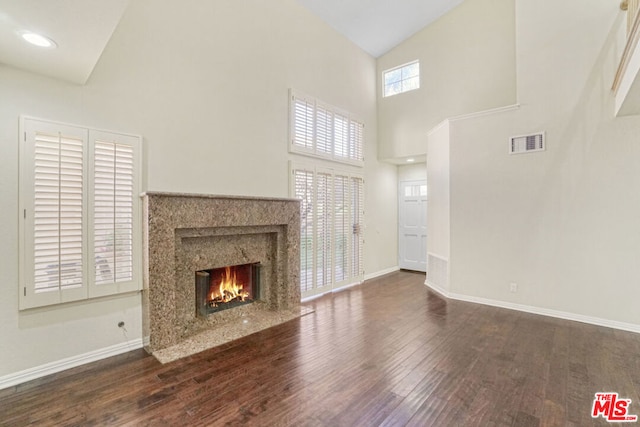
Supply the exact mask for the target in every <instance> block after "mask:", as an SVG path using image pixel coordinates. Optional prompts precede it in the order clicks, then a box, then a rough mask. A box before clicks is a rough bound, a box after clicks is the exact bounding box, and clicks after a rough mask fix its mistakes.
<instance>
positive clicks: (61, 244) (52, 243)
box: [32, 132, 85, 292]
mask: <svg viewBox="0 0 640 427" xmlns="http://www.w3.org/2000/svg"><path fill="white" fill-rule="evenodd" d="M33 139H34V141H33V142H34V150H33V165H32V168H33V169H32V171H33V193H34V200H33V210H32V215H33V228H32V231H33V276H34V277H33V286H34V291H35V292H51V291H57V290H60V289H65V288H78V287H82V285H83V283H84V280H85V277H84V271H83V268H82V266H83V264H84V250H83V243H84V238H85V231H84V220H83V218H82V211H83V206H84V186H83V185H84V158H85V155H84V145H85V141H84V140H83V139H82V138H79V137H77V136H75V135H73V134H70V135H69V136H66V135H64V134H62V133H60V132H58V133H57V134H55V133H53V132H51V133H42V132H36V133H35V134H34V136H33Z"/></svg>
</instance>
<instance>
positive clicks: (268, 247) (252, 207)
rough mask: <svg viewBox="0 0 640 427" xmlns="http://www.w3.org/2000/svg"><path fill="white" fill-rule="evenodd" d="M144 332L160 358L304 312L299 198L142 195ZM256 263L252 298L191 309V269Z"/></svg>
mask: <svg viewBox="0 0 640 427" xmlns="http://www.w3.org/2000/svg"><path fill="white" fill-rule="evenodd" d="M143 199H144V218H145V221H144V227H143V228H144V251H143V253H144V256H145V259H144V265H145V277H144V291H143V304H142V308H143V332H144V335H145V339H147V337H148V340H147V343H148V344H146V346H145V348H146V349H147V351H149V352H151V353H152V354H154V355H155V356H156V357H157V358H158V359H159V360H160V361H161V362H166V361H170V360H174V359H176V358H179V357H183V356H185V355H188V354H191V353H195V352H197V351H201V350H204V349H206V348H209V347H213V346H216V345H220V344H222V343H224V342H227V341H230V340H232V339H237V338H240V337H242V336H245V335H249V334H251V333H254V332H257V331H259V330H262V329H265V328H267V327H270V326H273V325H275V324H278V323H282V322H284V321H288V320H291V319H293V318H296V317H299V316H300V315H302V314H304V311H303V310H302V309H301V307H300V287H299V275H300V270H299V269H300V267H299V259H300V204H299V201H298V200H294V199H276V198H257V197H236V196H213V195H199V194H178V193H146V194H144V195H143ZM249 262H259V263H261V265H262V273H261V286H262V291H261V295H260V298H259V300H258V301H256V302H255V303H252V304H249V305H243V306H241V307H237V308H233V309H229V310H225V311H221V312H219V313H213V314H212V315H210V316H208V317H207V318H204V319H203V318H201V317H198V316H197V315H196V309H195V285H194V282H195V279H194V277H195V276H194V274H195V271H197V270H202V269H207V268H218V267H223V266H225V265H234V263H249Z"/></svg>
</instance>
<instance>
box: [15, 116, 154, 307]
mask: <svg viewBox="0 0 640 427" xmlns="http://www.w3.org/2000/svg"><path fill="white" fill-rule="evenodd" d="M20 134H21V139H22V140H21V143H20V159H21V163H20V210H21V212H20V237H21V238H20V242H21V248H20V275H21V278H20V286H21V290H20V308H21V309H26V308H32V307H38V306H45V305H51V304H57V303H63V302H69V301H77V300H82V299H86V298H92V297H98V296H103V295H111V294H116V293H120V292H129V291H134V290H138V289H140V273H139V270H140V255H141V249H140V212H139V210H140V208H139V197H138V196H139V193H140V178H139V171H140V166H139V164H140V138H139V137H136V136H130V135H123V134H118V133H111V132H102V131H97V130H93V129H86V128H82V127H78V126H71V125H64V124H60V123H54V122H48V121H43V120H37V119H32V118H23V119H22V120H21V133H20Z"/></svg>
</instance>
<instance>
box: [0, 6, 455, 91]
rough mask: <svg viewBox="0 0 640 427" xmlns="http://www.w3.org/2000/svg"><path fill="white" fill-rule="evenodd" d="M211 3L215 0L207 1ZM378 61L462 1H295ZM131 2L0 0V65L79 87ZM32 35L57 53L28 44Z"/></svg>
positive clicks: (89, 72)
mask: <svg viewBox="0 0 640 427" xmlns="http://www.w3.org/2000/svg"><path fill="white" fill-rule="evenodd" d="M210 1H215V0H210ZM297 1H298V2H299V3H300V4H301V5H303V6H304V7H306V8H307V9H309V10H310V11H311V12H312V13H314V14H315V15H317V16H318V17H320V18H321V19H323V20H324V21H325V22H327V23H328V24H329V25H330V26H332V27H333V28H334V29H336V30H337V31H338V32H340V33H342V34H344V35H345V36H346V37H347V38H349V39H350V40H351V41H353V42H354V43H355V44H356V45H358V46H360V47H361V48H362V49H363V50H365V51H366V52H369V53H370V54H371V55H373V56H374V57H378V56H380V55H382V54H384V53H386V52H387V51H389V50H390V49H391V48H393V47H394V46H396V45H398V44H399V43H400V42H402V41H403V40H405V39H407V38H408V37H409V36H411V35H412V34H414V33H416V32H417V31H419V30H420V29H422V28H424V27H425V26H427V25H428V24H430V23H431V22H433V21H434V20H436V19H437V18H439V17H440V16H442V15H443V14H444V13H446V12H447V11H448V10H450V9H452V8H453V7H455V6H457V5H458V4H460V3H462V1H463V0H297ZM129 2H130V0H0V63H3V64H6V65H10V66H13V67H16V68H20V69H23V70H27V71H31V72H35V73H38V74H42V75H46V76H49V77H54V78H57V79H61V80H65V81H68V82H71V83H76V84H84V83H86V81H87V79H88V78H89V76H90V75H91V72H92V71H93V68H94V67H95V65H96V63H97V62H98V60H99V59H100V56H101V55H102V51H103V50H104V48H105V46H106V45H107V43H108V42H109V39H110V38H111V35H112V34H113V32H114V30H115V29H116V27H117V25H118V23H119V22H120V19H121V18H122V15H123V14H124V12H125V10H126V8H127V6H128V4H129ZM21 31H33V32H37V33H40V34H43V35H46V36H47V37H49V38H51V39H53V40H54V41H55V42H56V43H57V45H58V47H57V48H56V49H42V48H38V47H35V46H31V45H29V44H28V43H26V42H25V41H24V40H22V38H21V37H20V32H21Z"/></svg>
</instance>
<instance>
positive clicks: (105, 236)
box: [90, 131, 138, 295]
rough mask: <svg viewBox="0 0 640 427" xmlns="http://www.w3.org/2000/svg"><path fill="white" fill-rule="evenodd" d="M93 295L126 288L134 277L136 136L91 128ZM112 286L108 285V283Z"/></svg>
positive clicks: (136, 196)
mask: <svg viewBox="0 0 640 427" xmlns="http://www.w3.org/2000/svg"><path fill="white" fill-rule="evenodd" d="M90 139H91V141H92V142H93V168H92V174H93V194H92V212H91V220H92V221H91V223H92V227H93V228H92V230H93V242H92V249H93V258H92V259H93V279H94V283H95V285H96V288H95V289H92V290H91V294H92V295H102V294H109V293H114V292H116V291H122V290H123V289H126V288H129V287H130V286H129V285H131V284H132V281H133V280H134V272H135V265H136V263H135V259H134V252H135V251H134V230H135V223H136V215H135V213H136V207H137V201H138V194H136V191H135V188H136V174H135V159H136V157H137V156H136V144H135V142H136V138H134V137H129V136H125V135H118V134H111V133H105V132H98V131H92V132H91V134H90ZM109 285H111V286H109Z"/></svg>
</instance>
